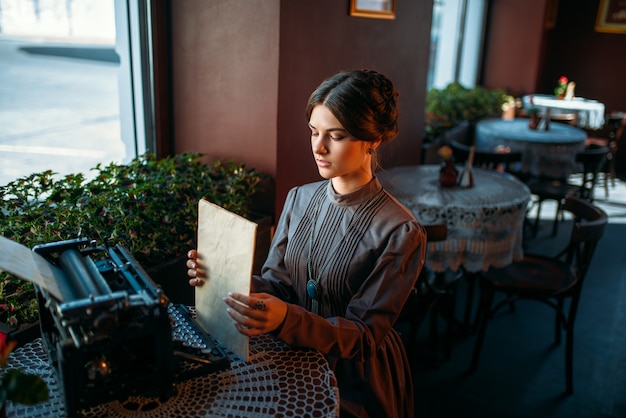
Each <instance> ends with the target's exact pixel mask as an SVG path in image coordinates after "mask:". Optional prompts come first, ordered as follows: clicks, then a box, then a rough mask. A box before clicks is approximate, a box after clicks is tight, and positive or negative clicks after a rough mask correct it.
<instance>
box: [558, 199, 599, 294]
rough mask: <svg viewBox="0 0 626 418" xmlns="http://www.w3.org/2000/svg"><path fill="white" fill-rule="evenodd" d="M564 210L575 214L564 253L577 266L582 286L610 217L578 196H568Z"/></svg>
mask: <svg viewBox="0 0 626 418" xmlns="http://www.w3.org/2000/svg"><path fill="white" fill-rule="evenodd" d="M563 210H566V211H568V212H570V213H571V214H572V215H573V216H574V224H573V227H572V234H571V236H570V241H569V244H568V246H567V248H566V249H565V250H564V252H563V255H564V256H565V259H566V261H567V262H568V263H569V264H571V265H572V266H574V267H575V269H576V274H577V277H578V281H579V282H580V284H579V286H580V285H582V280H584V277H585V275H586V274H587V270H588V269H589V264H590V263H591V259H592V258H593V254H594V252H595V250H596V246H597V244H598V241H600V238H602V236H603V235H604V230H605V228H606V225H607V223H608V222H609V217H608V216H607V214H606V213H605V212H604V211H603V210H602V209H600V208H599V207H597V206H595V205H594V204H593V203H591V202H590V201H588V200H586V199H581V198H577V197H570V198H567V199H566V200H565V203H564V204H563Z"/></svg>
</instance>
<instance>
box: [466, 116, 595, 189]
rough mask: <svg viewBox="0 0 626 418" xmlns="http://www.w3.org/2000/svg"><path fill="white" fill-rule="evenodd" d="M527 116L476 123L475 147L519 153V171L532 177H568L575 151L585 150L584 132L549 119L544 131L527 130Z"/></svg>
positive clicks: (574, 167) (574, 165) (574, 159)
mask: <svg viewBox="0 0 626 418" xmlns="http://www.w3.org/2000/svg"><path fill="white" fill-rule="evenodd" d="M528 122H529V120H528V119H513V120H505V119H500V118H497V119H486V120H482V121H480V122H478V123H477V124H476V139H475V145H476V149H479V150H484V151H494V150H495V149H496V148H497V147H498V146H505V147H509V148H510V149H511V151H520V152H522V165H521V171H522V172H523V173H525V174H530V175H532V176H548V177H554V178H567V177H568V176H569V175H570V174H572V173H573V172H574V171H575V169H576V154H577V153H579V152H581V151H583V150H584V149H585V139H587V133H586V132H585V131H584V130H582V129H580V128H577V127H575V126H570V125H566V124H564V123H558V122H552V123H550V128H549V129H548V130H546V131H542V130H537V129H530V128H529V127H528Z"/></svg>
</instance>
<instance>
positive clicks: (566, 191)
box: [527, 147, 609, 236]
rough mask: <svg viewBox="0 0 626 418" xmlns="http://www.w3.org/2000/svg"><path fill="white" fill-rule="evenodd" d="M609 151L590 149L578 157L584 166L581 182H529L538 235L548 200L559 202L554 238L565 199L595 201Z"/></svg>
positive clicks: (534, 230)
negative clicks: (535, 209) (545, 202)
mask: <svg viewBox="0 0 626 418" xmlns="http://www.w3.org/2000/svg"><path fill="white" fill-rule="evenodd" d="M608 153H609V149H608V148H607V147H597V148H595V147H590V148H587V149H585V150H584V151H582V152H580V153H578V154H577V155H576V162H578V163H580V164H581V166H582V171H581V173H580V174H581V181H580V182H579V183H573V182H572V181H571V180H570V179H533V180H529V181H528V183H527V184H528V188H529V189H530V193H531V194H532V195H534V196H535V197H536V200H535V202H534V203H535V204H536V208H537V215H536V217H535V222H534V225H533V233H534V234H535V235H536V234H537V231H538V229H539V217H540V215H541V205H542V203H543V202H544V201H546V200H555V201H556V202H557V208H556V213H555V217H554V221H553V224H552V236H555V235H556V233H557V230H558V225H559V217H560V216H561V209H562V204H563V201H564V199H566V198H568V197H582V198H583V199H587V200H589V201H593V188H594V187H595V185H596V182H597V179H598V173H599V172H600V169H601V168H602V166H603V165H604V162H605V161H606V158H607V155H608Z"/></svg>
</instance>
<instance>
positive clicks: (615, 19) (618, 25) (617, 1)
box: [595, 0, 626, 34]
mask: <svg viewBox="0 0 626 418" xmlns="http://www.w3.org/2000/svg"><path fill="white" fill-rule="evenodd" d="M595 30H596V32H607V33H622V34H626V0H600V6H599V7H598V15H597V17H596V26H595Z"/></svg>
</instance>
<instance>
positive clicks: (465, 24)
mask: <svg viewBox="0 0 626 418" xmlns="http://www.w3.org/2000/svg"><path fill="white" fill-rule="evenodd" d="M486 7H487V6H486V0H435V2H434V4H433V19H432V27H431V51H430V60H429V62H430V66H429V70H428V80H427V88H428V89H430V88H443V87H445V86H447V85H448V84H450V83H451V82H453V81H458V82H460V83H461V84H463V85H464V86H465V87H468V88H471V87H474V86H475V85H476V81H477V78H478V71H479V69H480V68H479V67H480V60H481V54H482V42H483V33H484V25H485V12H486Z"/></svg>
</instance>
